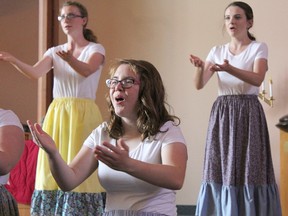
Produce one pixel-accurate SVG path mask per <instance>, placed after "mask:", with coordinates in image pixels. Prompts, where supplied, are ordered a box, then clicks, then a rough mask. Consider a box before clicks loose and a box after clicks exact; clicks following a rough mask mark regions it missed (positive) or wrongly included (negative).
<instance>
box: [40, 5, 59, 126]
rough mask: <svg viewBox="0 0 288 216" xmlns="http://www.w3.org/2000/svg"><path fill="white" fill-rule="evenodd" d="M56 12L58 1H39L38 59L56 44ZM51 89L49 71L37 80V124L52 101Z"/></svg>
mask: <svg viewBox="0 0 288 216" xmlns="http://www.w3.org/2000/svg"><path fill="white" fill-rule="evenodd" d="M58 11H59V0H49V1H47V0H39V44H38V45H39V49H38V57H39V59H40V58H42V56H43V54H44V53H45V51H46V50H47V49H48V48H50V47H52V46H54V45H56V44H58V28H59V24H58V21H57V15H58ZM52 89H53V71H50V72H49V73H48V74H47V75H46V76H44V77H41V78H40V79H39V80H38V109H37V120H38V122H41V121H42V120H43V117H44V116H45V114H46V112H47V108H48V106H49V105H50V103H51V101H52V100H53V95H52Z"/></svg>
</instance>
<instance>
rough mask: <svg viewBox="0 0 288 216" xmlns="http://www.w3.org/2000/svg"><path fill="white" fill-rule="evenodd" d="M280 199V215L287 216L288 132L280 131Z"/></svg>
mask: <svg viewBox="0 0 288 216" xmlns="http://www.w3.org/2000/svg"><path fill="white" fill-rule="evenodd" d="M280 199H281V207H282V215H283V216H288V205H287V204H288V132H287V131H284V130H280Z"/></svg>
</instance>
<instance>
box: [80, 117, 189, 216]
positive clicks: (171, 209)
mask: <svg viewBox="0 0 288 216" xmlns="http://www.w3.org/2000/svg"><path fill="white" fill-rule="evenodd" d="M161 131H166V132H163V133H158V134H157V135H156V136H155V138H154V139H148V138H147V139H145V140H144V141H143V142H141V143H140V144H139V145H138V147H137V148H136V149H134V150H132V151H130V152H129V156H130V157H131V158H133V159H136V160H140V161H143V162H147V163H152V164H161V150H162V149H163V148H165V147H166V146H167V145H170V144H171V143H174V142H180V143H183V145H186V144H185V139H184V137H183V134H182V132H181V130H180V127H179V126H176V125H174V123H173V122H171V121H168V122H166V123H165V124H164V125H163V126H162V127H161ZM103 141H108V142H110V143H111V144H113V145H116V140H115V139H112V138H110V137H109V136H108V133H107V131H106V123H103V124H101V125H100V126H99V127H98V128H96V129H95V130H94V131H93V132H92V133H91V135H90V136H89V137H88V138H87V139H86V141H85V142H84V145H85V146H87V147H89V148H92V149H94V148H95V146H96V145H101V143H102V142H103ZM98 175H99V180H100V183H101V185H102V186H103V187H104V188H105V189H106V192H107V200H106V211H110V210H135V211H143V212H154V213H161V214H165V215H173V216H174V215H175V216H176V215H177V209H176V204H175V199H176V198H175V194H176V192H175V191H174V190H170V189H166V188H162V187H158V186H155V185H152V184H149V183H147V182H145V181H142V180H140V179H137V178H135V177H133V176H131V175H129V174H127V173H125V172H120V171H116V170H113V169H111V168H110V167H108V166H106V165H105V164H104V163H102V162H100V161H99V167H98Z"/></svg>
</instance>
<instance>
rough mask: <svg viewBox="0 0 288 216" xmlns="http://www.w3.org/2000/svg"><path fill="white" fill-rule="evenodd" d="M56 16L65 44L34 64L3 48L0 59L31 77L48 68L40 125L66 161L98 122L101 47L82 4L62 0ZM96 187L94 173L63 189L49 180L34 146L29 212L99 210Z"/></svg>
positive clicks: (89, 212) (44, 161) (85, 212)
mask: <svg viewBox="0 0 288 216" xmlns="http://www.w3.org/2000/svg"><path fill="white" fill-rule="evenodd" d="M58 20H59V22H60V23H61V26H62V30H63V32H64V33H65V34H66V35H67V43H65V44H62V45H59V46H56V47H52V48H50V49H48V50H47V51H46V53H45V54H44V56H43V58H42V59H41V60H40V61H38V62H37V63H36V64H35V65H34V66H31V65H27V64H25V63H24V62H22V61H20V60H19V59H17V58H15V57H14V56H12V55H11V54H9V53H7V52H0V60H4V61H7V62H9V63H11V64H12V65H13V66H14V67H15V68H17V69H18V70H19V71H20V72H22V73H23V74H25V75H26V76H29V77H31V78H36V79H37V78H39V77H41V76H43V75H44V74H46V73H48V72H49V71H50V70H51V69H52V68H53V72H54V86H53V98H54V99H53V102H52V103H51V104H50V106H49V109H48V111H47V114H46V116H45V118H44V122H43V130H44V131H46V132H47V133H48V134H49V135H50V136H52V137H53V139H54V140H55V142H56V143H57V144H56V145H57V148H58V149H59V152H60V154H61V156H62V157H63V158H64V160H65V161H66V162H67V163H68V164H69V163H70V162H71V160H72V159H73V158H74V157H75V155H76V154H77V152H78V151H79V150H80V147H81V146H82V143H83V142H84V140H85V139H86V138H87V136H88V135H89V134H90V133H91V131H92V130H93V129H94V128H96V127H97V126H98V125H99V124H100V123H101V122H102V117H101V113H100V111H99V109H98V107H97V105H96V104H95V99H96V91H97V87H98V83H99V79H100V75H101V71H102V68H103V64H104V60H105V49H104V47H103V46H102V45H101V44H99V43H97V40H96V37H95V35H94V34H93V32H92V31H91V30H89V29H87V28H86V26H87V23H88V13H87V10H86V8H85V7H84V6H83V5H82V4H80V3H78V2H74V1H68V2H65V3H64V4H63V6H62V8H61V10H60V15H59V16H58ZM101 192H103V188H101V186H100V184H99V181H98V177H97V172H95V173H94V174H92V175H91V176H90V177H89V178H88V179H87V180H86V181H84V182H83V183H82V184H81V185H79V186H78V187H77V188H75V190H73V191H71V192H65V193H64V192H63V191H61V190H60V189H59V187H58V186H57V184H56V182H55V181H54V178H53V176H52V174H51V172H50V169H49V164H48V159H47V156H46V155H45V153H44V151H43V150H40V151H39V155H38V162H37V171H36V183H35V191H34V193H33V195H32V203H31V215H45V216H49V215H63V216H64V215H65V216H67V215H100V214H101V213H102V211H103V206H104V197H103V196H104V195H103V193H101Z"/></svg>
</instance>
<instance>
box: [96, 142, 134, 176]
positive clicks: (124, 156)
mask: <svg viewBox="0 0 288 216" xmlns="http://www.w3.org/2000/svg"><path fill="white" fill-rule="evenodd" d="M94 153H95V155H96V158H97V159H98V160H99V161H101V162H103V163H104V164H106V165H107V166H109V167H110V168H112V169H115V170H119V171H125V170H127V168H128V164H129V160H130V159H131V158H130V157H129V147H128V146H127V145H126V144H125V142H124V141H123V140H122V139H119V140H118V141H117V145H116V146H114V145H112V144H110V143H108V142H103V143H102V145H97V146H96V148H95V150H94Z"/></svg>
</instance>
